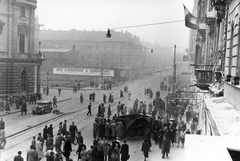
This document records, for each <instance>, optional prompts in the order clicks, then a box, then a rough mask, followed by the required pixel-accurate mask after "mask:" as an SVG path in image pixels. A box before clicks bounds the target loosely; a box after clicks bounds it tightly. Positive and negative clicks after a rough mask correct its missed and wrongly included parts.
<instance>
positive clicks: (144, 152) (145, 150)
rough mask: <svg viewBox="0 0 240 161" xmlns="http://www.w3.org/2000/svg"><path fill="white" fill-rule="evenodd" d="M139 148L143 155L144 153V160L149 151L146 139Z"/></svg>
mask: <svg viewBox="0 0 240 161" xmlns="http://www.w3.org/2000/svg"><path fill="white" fill-rule="evenodd" d="M141 150H142V152H143V155H144V161H146V158H148V152H149V143H148V140H147V139H144V142H143V144H142V149H141Z"/></svg>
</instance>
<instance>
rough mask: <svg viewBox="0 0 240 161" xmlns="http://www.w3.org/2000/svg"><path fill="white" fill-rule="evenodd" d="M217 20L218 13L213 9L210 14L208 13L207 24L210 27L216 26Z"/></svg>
mask: <svg viewBox="0 0 240 161" xmlns="http://www.w3.org/2000/svg"><path fill="white" fill-rule="evenodd" d="M216 18H217V11H216V10H215V9H212V10H211V11H209V12H206V22H207V24H208V25H215V21H216Z"/></svg>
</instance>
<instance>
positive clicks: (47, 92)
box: [46, 72, 49, 96]
mask: <svg viewBox="0 0 240 161" xmlns="http://www.w3.org/2000/svg"><path fill="white" fill-rule="evenodd" d="M48 76H49V72H47V91H46V94H47V96H48V94H49V86H48Z"/></svg>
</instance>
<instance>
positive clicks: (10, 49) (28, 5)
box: [0, 0, 43, 96]
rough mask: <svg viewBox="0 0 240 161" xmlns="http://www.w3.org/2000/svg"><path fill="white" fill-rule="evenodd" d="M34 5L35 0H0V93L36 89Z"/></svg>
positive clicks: (38, 57)
mask: <svg viewBox="0 0 240 161" xmlns="http://www.w3.org/2000/svg"><path fill="white" fill-rule="evenodd" d="M36 4H37V1H36V0H1V1H0V94H1V96H6V95H9V94H11V95H19V94H20V93H22V94H25V95H26V96H28V95H30V93H33V92H38V93H39V92H40V77H39V76H40V75H38V73H40V66H41V63H42V61H43V59H42V56H41V54H35V53H34V35H35V9H36ZM37 75H38V76H37Z"/></svg>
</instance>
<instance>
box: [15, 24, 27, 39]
mask: <svg viewBox="0 0 240 161" xmlns="http://www.w3.org/2000/svg"><path fill="white" fill-rule="evenodd" d="M20 33H24V34H26V36H27V35H28V33H29V25H28V24H27V23H19V24H18V34H20Z"/></svg>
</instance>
